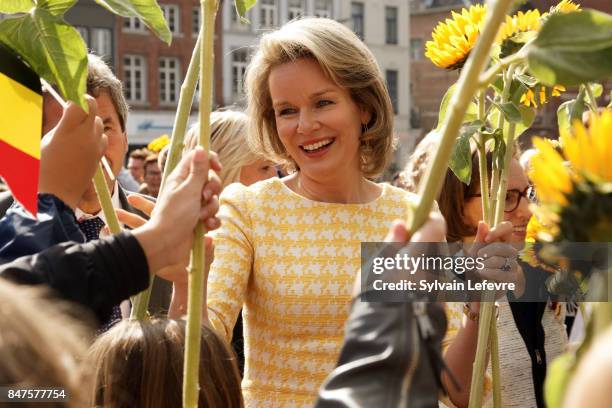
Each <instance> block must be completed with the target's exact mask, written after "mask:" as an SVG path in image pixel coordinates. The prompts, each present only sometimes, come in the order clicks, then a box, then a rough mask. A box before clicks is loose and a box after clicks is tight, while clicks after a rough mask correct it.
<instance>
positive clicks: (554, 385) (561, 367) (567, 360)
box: [544, 353, 576, 408]
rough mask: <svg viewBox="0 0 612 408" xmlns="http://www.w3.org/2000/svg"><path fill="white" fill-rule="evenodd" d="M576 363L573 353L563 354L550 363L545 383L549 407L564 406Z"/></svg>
mask: <svg viewBox="0 0 612 408" xmlns="http://www.w3.org/2000/svg"><path fill="white" fill-rule="evenodd" d="M575 364H576V363H575V357H574V355H573V354H572V353H565V354H562V355H560V356H559V357H557V358H556V359H554V360H553V361H552V362H551V363H550V365H549V367H548V373H547V374H546V382H545V383H544V398H545V400H546V406H547V407H549V408H561V407H563V399H564V397H565V390H567V386H568V385H569V381H570V379H571V375H572V373H573V372H574V368H575Z"/></svg>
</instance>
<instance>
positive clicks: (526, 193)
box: [470, 186, 537, 213]
mask: <svg viewBox="0 0 612 408" xmlns="http://www.w3.org/2000/svg"><path fill="white" fill-rule="evenodd" d="M470 197H482V194H472V195H470ZM523 197H525V199H526V200H527V201H529V202H530V203H535V202H536V199H537V198H536V191H535V187H533V186H527V187H525V189H524V190H523V191H521V190H517V189H512V190H508V191H506V202H505V205H504V212H507V213H511V212H512V211H514V210H516V209H517V208H518V206H519V204H520V203H521V198H523Z"/></svg>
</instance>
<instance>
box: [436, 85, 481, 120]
mask: <svg viewBox="0 0 612 408" xmlns="http://www.w3.org/2000/svg"><path fill="white" fill-rule="evenodd" d="M456 87H457V84H453V85H451V86H450V88H448V90H447V91H446V93H445V94H444V97H443V98H442V102H441V103H440V112H439V113H438V125H437V126H436V129H435V130H436V131H439V130H441V129H442V125H443V124H444V119H445V118H446V111H447V109H448V107H449V105H450V101H451V99H452V98H453V94H454V93H455V89H456ZM476 119H478V106H476V104H475V103H474V102H470V104H469V105H468V108H467V111H466V112H465V116H464V117H463V122H462V123H467V122H473V121H475V120H476Z"/></svg>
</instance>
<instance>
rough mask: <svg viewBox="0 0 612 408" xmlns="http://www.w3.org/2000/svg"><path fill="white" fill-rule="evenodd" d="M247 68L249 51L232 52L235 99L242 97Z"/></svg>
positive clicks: (233, 92)
mask: <svg viewBox="0 0 612 408" xmlns="http://www.w3.org/2000/svg"><path fill="white" fill-rule="evenodd" d="M246 68H247V50H246V49H236V50H234V51H233V52H232V94H233V96H234V99H237V98H239V97H240V96H241V95H242V85H243V83H244V74H245V72H246Z"/></svg>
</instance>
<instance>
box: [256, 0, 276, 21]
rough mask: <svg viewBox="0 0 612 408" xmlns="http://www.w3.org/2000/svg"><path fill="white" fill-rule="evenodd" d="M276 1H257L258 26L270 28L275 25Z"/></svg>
mask: <svg viewBox="0 0 612 408" xmlns="http://www.w3.org/2000/svg"><path fill="white" fill-rule="evenodd" d="M275 3H276V1H275V0H261V2H260V3H259V26H260V27H262V28H272V27H274V26H275V25H276V4H275Z"/></svg>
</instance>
